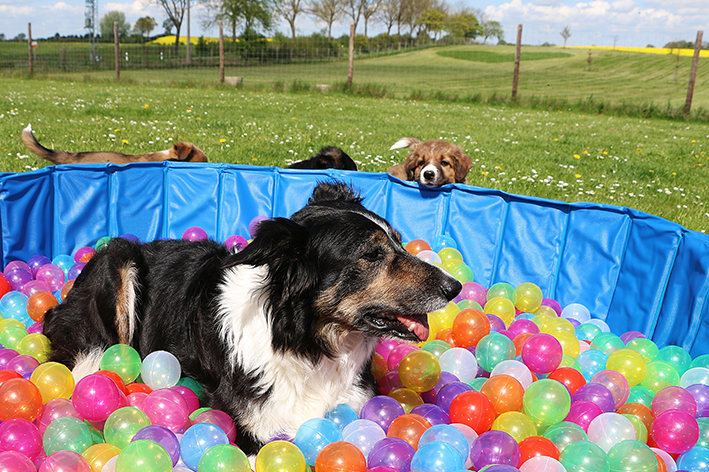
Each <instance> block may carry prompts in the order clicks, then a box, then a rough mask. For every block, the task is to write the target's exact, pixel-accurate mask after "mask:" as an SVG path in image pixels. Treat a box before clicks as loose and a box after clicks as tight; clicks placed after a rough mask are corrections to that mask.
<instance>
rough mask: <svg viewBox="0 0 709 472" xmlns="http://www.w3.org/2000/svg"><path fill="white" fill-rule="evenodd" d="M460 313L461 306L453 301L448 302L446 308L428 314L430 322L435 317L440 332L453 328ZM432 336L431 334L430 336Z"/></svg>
mask: <svg viewBox="0 0 709 472" xmlns="http://www.w3.org/2000/svg"><path fill="white" fill-rule="evenodd" d="M458 313H460V308H458V305H456V304H455V303H453V302H448V305H446V306H445V307H444V308H441V309H440V310H437V311H434V312H431V313H429V314H428V319H429V322H430V320H431V319H433V320H434V321H433V324H434V325H435V326H436V327H437V328H438V332H441V331H445V330H447V329H451V328H452V327H453V321H454V320H455V317H456V316H458ZM429 337H430V336H429ZM434 339H435V337H434Z"/></svg>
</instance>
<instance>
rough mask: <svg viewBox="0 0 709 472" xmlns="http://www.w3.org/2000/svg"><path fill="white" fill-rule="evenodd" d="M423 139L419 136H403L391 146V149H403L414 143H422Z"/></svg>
mask: <svg viewBox="0 0 709 472" xmlns="http://www.w3.org/2000/svg"><path fill="white" fill-rule="evenodd" d="M420 143H421V140H420V139H418V138H401V139H400V140H398V141H397V142H395V143H394V145H393V146H392V147H390V148H389V150H390V151H393V150H394V149H403V148H407V147H409V146H411V145H412V144H420Z"/></svg>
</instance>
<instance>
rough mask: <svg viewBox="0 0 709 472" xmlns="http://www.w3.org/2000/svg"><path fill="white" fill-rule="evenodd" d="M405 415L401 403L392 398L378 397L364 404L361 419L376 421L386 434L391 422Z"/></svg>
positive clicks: (360, 414)
mask: <svg viewBox="0 0 709 472" xmlns="http://www.w3.org/2000/svg"><path fill="white" fill-rule="evenodd" d="M403 414H404V407H403V406H401V403H399V402H398V401H396V400H395V399H393V398H392V397H387V396H385V395H377V396H376V397H374V398H372V399H370V400H369V401H368V402H367V403H365V404H364V406H363V407H362V411H360V413H359V417H360V419H363V420H370V421H374V422H375V423H377V424H378V425H379V426H381V427H382V429H383V430H384V432H386V431H388V430H389V425H390V424H391V422H392V421H394V420H395V419H396V418H398V417H399V416H401V415H403Z"/></svg>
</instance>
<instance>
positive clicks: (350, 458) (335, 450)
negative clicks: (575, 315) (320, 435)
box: [315, 441, 367, 472]
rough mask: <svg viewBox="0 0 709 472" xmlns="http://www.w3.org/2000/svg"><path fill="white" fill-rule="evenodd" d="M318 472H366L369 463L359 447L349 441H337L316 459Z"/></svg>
mask: <svg viewBox="0 0 709 472" xmlns="http://www.w3.org/2000/svg"><path fill="white" fill-rule="evenodd" d="M315 470H317V471H318V472H365V471H366V470H367V461H366V459H365V458H364V454H362V451H360V450H359V448H358V447H357V446H355V445H354V444H352V443H348V442H347V441H335V442H332V443H330V444H328V445H327V446H325V447H324V448H322V450H321V451H320V452H319V453H318V457H317V458H316V459H315Z"/></svg>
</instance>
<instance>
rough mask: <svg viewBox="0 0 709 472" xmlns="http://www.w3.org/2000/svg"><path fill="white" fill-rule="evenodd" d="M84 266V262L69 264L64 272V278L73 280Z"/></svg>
mask: <svg viewBox="0 0 709 472" xmlns="http://www.w3.org/2000/svg"><path fill="white" fill-rule="evenodd" d="M85 266H86V262H77V263H76V264H74V265H73V266H71V269H69V271H68V272H67V273H66V279H67V280H74V279H76V278H77V277H78V276H79V274H80V273H81V271H82V270H84V267H85Z"/></svg>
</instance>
